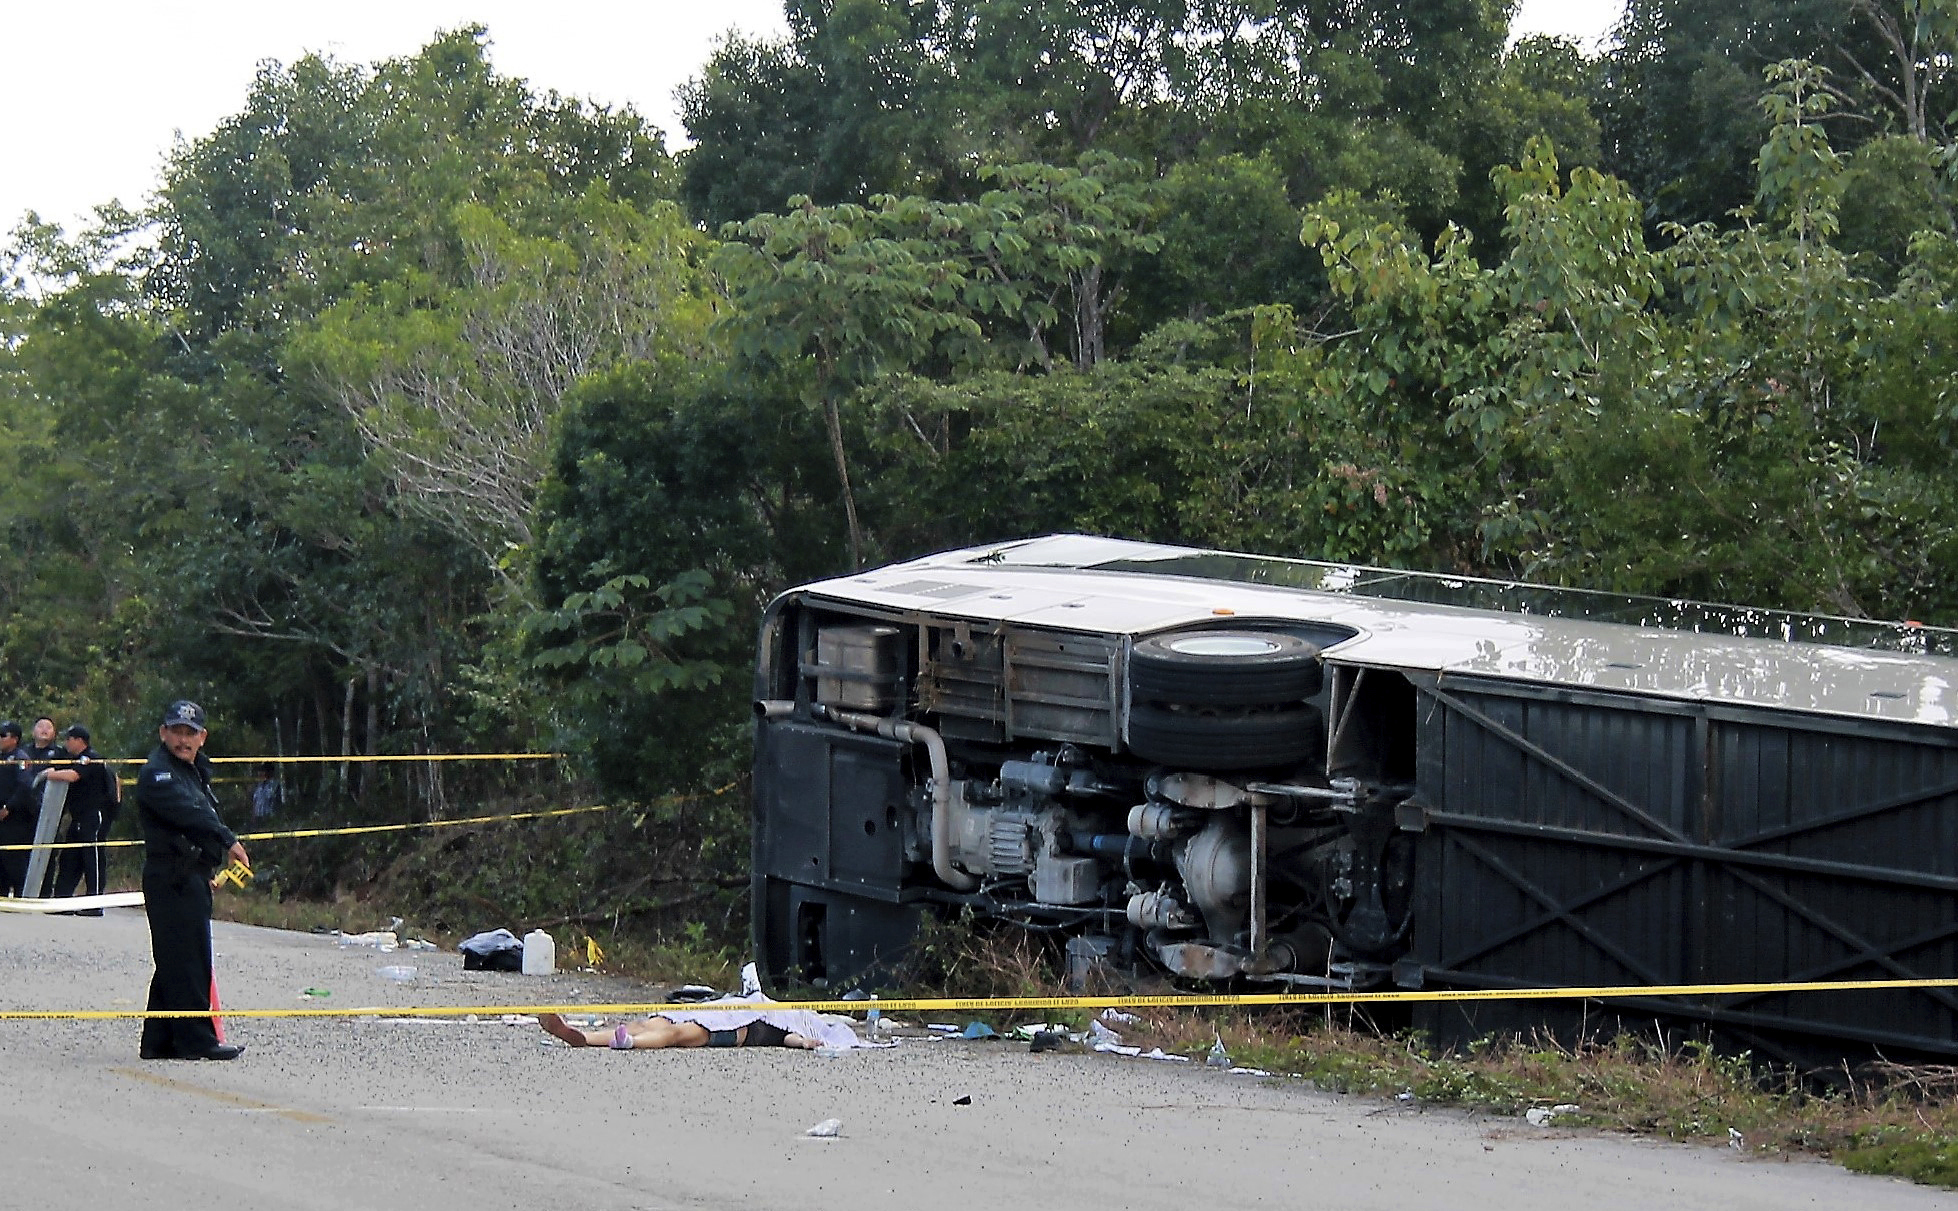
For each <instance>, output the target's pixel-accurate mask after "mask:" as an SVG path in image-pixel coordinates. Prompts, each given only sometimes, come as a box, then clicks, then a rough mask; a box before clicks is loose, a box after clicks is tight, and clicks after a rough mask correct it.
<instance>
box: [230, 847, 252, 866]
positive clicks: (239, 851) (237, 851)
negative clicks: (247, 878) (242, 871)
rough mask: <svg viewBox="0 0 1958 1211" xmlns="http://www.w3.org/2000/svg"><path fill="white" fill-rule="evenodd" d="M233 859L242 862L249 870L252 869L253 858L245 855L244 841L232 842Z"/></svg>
mask: <svg viewBox="0 0 1958 1211" xmlns="http://www.w3.org/2000/svg"><path fill="white" fill-rule="evenodd" d="M231 860H232V861H233V862H237V863H239V864H241V865H242V866H244V867H245V868H246V869H247V870H249V869H251V864H252V860H251V859H250V858H247V857H246V856H245V846H244V843H243V842H242V841H233V842H232V843H231Z"/></svg>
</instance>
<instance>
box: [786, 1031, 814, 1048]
mask: <svg viewBox="0 0 1958 1211" xmlns="http://www.w3.org/2000/svg"><path fill="white" fill-rule="evenodd" d="M782 1046H784V1047H800V1048H801V1049H802V1050H804V1051H814V1050H815V1049H816V1048H818V1047H821V1046H822V1042H821V1041H820V1040H817V1039H812V1038H810V1037H808V1036H807V1035H800V1034H797V1033H796V1032H795V1031H793V1030H791V1031H789V1037H787V1038H785V1039H783V1040H782Z"/></svg>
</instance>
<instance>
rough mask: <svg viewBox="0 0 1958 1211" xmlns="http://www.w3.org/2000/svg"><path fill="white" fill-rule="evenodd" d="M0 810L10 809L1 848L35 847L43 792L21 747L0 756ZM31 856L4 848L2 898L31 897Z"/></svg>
mask: <svg viewBox="0 0 1958 1211" xmlns="http://www.w3.org/2000/svg"><path fill="white" fill-rule="evenodd" d="M0 807H4V808H6V809H7V818H6V819H4V820H0V845H32V844H33V843H34V825H35V822H36V821H38V820H39V819H40V817H41V792H40V790H39V789H38V788H37V787H35V785H34V774H33V771H31V770H29V769H28V768H27V765H26V754H25V753H23V752H21V750H20V749H18V748H16V749H15V750H14V751H13V752H11V753H8V754H7V755H6V756H5V757H0ZM31 857H33V851H31V850H25V849H0V895H6V896H23V895H26V894H27V891H26V888H25V886H24V885H25V884H26V882H27V860H28V859H29V858H31Z"/></svg>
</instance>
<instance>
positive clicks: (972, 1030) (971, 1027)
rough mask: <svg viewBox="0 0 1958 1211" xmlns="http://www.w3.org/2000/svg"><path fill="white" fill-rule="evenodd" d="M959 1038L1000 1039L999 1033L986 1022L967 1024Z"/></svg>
mask: <svg viewBox="0 0 1958 1211" xmlns="http://www.w3.org/2000/svg"><path fill="white" fill-rule="evenodd" d="M959 1037H960V1038H962V1039H996V1038H998V1037H999V1031H997V1030H994V1029H993V1028H992V1027H991V1026H988V1025H986V1024H985V1023H984V1022H967V1023H966V1024H965V1029H964V1030H961V1031H959Z"/></svg>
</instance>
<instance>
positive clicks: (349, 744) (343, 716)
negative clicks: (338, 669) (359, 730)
mask: <svg viewBox="0 0 1958 1211" xmlns="http://www.w3.org/2000/svg"><path fill="white" fill-rule="evenodd" d="M355 684H356V681H355V679H354V678H352V677H349V678H347V695H346V697H345V698H343V699H341V700H340V756H341V757H343V758H344V757H350V756H352V755H353V751H354V686H355ZM349 768H350V766H349V765H348V763H347V762H346V761H344V760H343V761H341V762H340V791H341V793H342V794H344V793H346V789H347V771H348V769H349Z"/></svg>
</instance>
